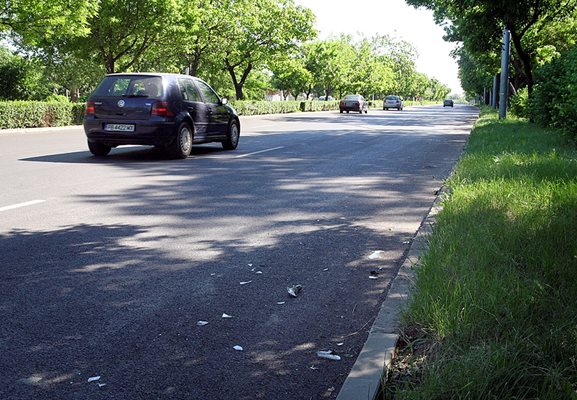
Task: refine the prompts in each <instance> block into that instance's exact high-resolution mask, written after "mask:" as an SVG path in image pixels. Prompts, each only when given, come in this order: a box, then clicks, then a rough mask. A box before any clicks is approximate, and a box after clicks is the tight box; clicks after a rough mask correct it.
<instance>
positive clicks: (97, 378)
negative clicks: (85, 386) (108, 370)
mask: <svg viewBox="0 0 577 400" xmlns="http://www.w3.org/2000/svg"><path fill="white" fill-rule="evenodd" d="M99 379H100V375H98V376H92V377H90V378H88V382H96V381H97V380H99Z"/></svg>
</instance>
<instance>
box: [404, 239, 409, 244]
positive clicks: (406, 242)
mask: <svg viewBox="0 0 577 400" xmlns="http://www.w3.org/2000/svg"><path fill="white" fill-rule="evenodd" d="M409 243H411V241H410V240H405V241H403V244H409Z"/></svg>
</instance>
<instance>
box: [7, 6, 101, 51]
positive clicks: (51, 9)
mask: <svg viewBox="0 0 577 400" xmlns="http://www.w3.org/2000/svg"><path fill="white" fill-rule="evenodd" d="M97 9H98V1H94V0H66V1H64V0H53V1H38V0H17V1H4V2H3V5H1V6H0V31H4V32H6V31H7V32H12V33H16V34H18V35H20V36H21V37H22V38H23V40H24V41H25V42H26V43H28V44H32V45H34V44H38V43H40V42H42V41H45V40H49V39H51V38H54V37H59V36H62V35H65V36H83V35H86V34H87V33H88V30H89V28H88V18H90V17H91V16H92V15H94V14H95V12H96V10H97Z"/></svg>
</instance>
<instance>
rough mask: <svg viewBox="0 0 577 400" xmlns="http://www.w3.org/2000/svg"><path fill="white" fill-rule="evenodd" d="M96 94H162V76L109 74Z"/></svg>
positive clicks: (151, 95)
mask: <svg viewBox="0 0 577 400" xmlns="http://www.w3.org/2000/svg"><path fill="white" fill-rule="evenodd" d="M94 94H95V95H96V96H104V97H107V96H111V97H112V96H115V97H150V98H160V97H161V96H162V78H161V77H160V76H140V75H119V76H107V77H105V78H104V79H103V80H102V82H101V83H100V85H98V87H97V88H96V90H95V91H94Z"/></svg>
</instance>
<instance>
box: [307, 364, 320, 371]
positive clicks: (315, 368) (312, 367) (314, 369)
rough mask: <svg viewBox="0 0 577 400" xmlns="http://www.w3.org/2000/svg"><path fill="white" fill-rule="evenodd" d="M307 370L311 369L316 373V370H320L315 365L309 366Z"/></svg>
mask: <svg viewBox="0 0 577 400" xmlns="http://www.w3.org/2000/svg"><path fill="white" fill-rule="evenodd" d="M309 368H310V369H312V370H313V371H316V370H318V369H320V368H319V367H317V366H316V365H311V366H310V367H309Z"/></svg>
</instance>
